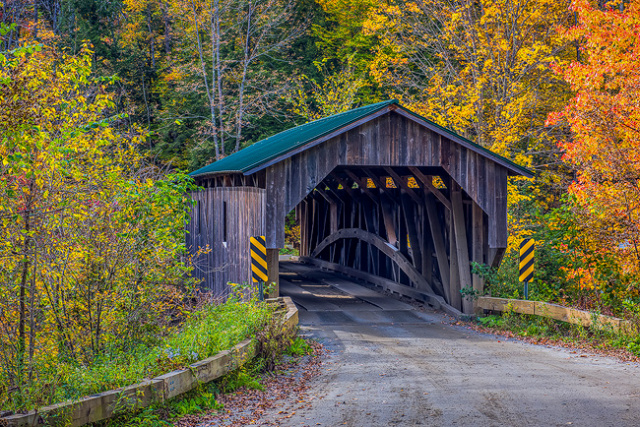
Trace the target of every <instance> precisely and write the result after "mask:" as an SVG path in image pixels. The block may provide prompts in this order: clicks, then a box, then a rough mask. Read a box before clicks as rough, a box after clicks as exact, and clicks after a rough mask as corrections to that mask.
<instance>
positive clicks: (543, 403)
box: [267, 263, 640, 426]
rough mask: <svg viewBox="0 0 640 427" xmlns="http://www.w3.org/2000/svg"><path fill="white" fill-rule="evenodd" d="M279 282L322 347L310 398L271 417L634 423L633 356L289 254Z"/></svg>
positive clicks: (384, 422) (638, 378) (292, 422)
mask: <svg viewBox="0 0 640 427" xmlns="http://www.w3.org/2000/svg"><path fill="white" fill-rule="evenodd" d="M281 293H282V294H283V295H289V296H291V297H292V298H293V300H294V301H295V302H296V304H297V305H298V307H299V309H300V325H301V334H302V335H305V336H308V337H312V338H314V339H316V340H318V341H320V342H321V343H323V344H324V345H325V346H326V347H327V348H328V349H329V350H330V356H329V357H328V359H327V361H326V362H325V363H324V364H323V367H324V370H323V373H322V374H321V375H319V376H318V377H316V378H315V379H313V380H312V390H313V392H312V394H313V396H315V397H314V398H313V399H312V400H311V404H310V405H309V406H307V407H305V408H303V409H299V407H297V408H295V413H293V415H290V418H286V419H282V412H281V413H280V414H272V415H271V416H272V419H274V420H275V419H277V420H278V424H279V425H282V426H316V425H323V426H341V425H347V426H565V425H574V426H640V367H639V366H638V365H636V364H629V363H623V362H620V361H618V360H615V359H611V358H607V357H602V356H593V355H586V354H579V353H572V352H571V351H569V350H565V349H558V348H550V347H544V346H536V345H531V344H526V343H523V342H520V341H515V340H509V341H505V339H504V338H496V337H494V336H490V335H485V334H480V333H477V332H473V331H470V330H468V329H466V328H464V327H460V326H455V325H451V319H450V318H448V317H446V316H444V315H443V314H441V313H438V312H435V311H432V310H429V309H427V308H424V307H419V306H417V305H416V304H409V303H405V302H402V301H399V300H397V299H394V298H391V297H387V296H384V295H382V294H380V293H377V292H375V291H372V290H370V289H368V288H366V287H363V286H360V285H358V284H356V283H354V282H352V281H350V280H348V279H346V278H342V277H339V276H335V275H332V274H329V273H324V272H319V271H318V270H317V269H312V268H310V267H306V266H303V265H300V264H296V263H282V266H281ZM295 403H296V402H289V403H287V402H283V405H282V406H281V408H280V409H282V408H284V410H286V409H287V404H288V405H289V408H290V412H289V414H291V413H292V412H294V411H293V409H292V408H294V407H295ZM267 419H268V417H267Z"/></svg>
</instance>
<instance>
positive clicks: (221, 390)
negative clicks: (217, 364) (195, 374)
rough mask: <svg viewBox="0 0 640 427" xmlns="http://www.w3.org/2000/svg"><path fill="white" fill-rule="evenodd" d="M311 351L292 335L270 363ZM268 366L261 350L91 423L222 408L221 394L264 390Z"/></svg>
mask: <svg viewBox="0 0 640 427" xmlns="http://www.w3.org/2000/svg"><path fill="white" fill-rule="evenodd" d="M287 344H288V346H287ZM312 353H313V349H312V347H311V346H310V345H309V344H308V343H307V341H306V340H304V339H303V338H300V337H295V338H293V339H290V340H288V341H287V343H286V344H285V346H284V347H282V352H281V353H280V354H279V355H278V356H277V357H276V359H275V360H274V361H273V362H274V364H273V366H274V367H276V366H277V364H278V362H279V361H280V360H281V359H282V355H289V356H292V357H296V358H299V357H302V356H305V355H310V354H312ZM268 366H271V365H270V363H266V361H265V358H264V354H263V355H258V356H257V357H256V358H255V359H253V360H252V361H250V362H248V363H246V364H244V365H242V366H241V367H239V368H238V369H236V370H235V371H233V372H231V373H229V374H228V375H225V376H224V377H222V378H220V379H219V380H217V381H213V382H211V383H208V384H201V385H200V386H199V387H198V388H196V389H194V390H192V391H190V392H188V393H185V394H184V395H182V396H178V397H176V398H174V399H172V400H170V401H169V402H166V403H164V404H161V405H153V406H149V407H147V408H144V409H142V410H139V411H137V412H136V413H126V414H122V415H121V416H119V417H117V418H113V419H110V420H106V421H103V422H100V423H96V424H94V427H137V426H141V427H164V426H170V425H173V421H175V420H177V419H179V418H182V417H184V416H186V415H198V414H202V413H208V412H215V411H221V410H223V409H224V405H223V404H221V403H219V402H218V400H217V397H218V396H219V395H221V394H230V393H234V392H238V391H242V390H260V391H264V389H265V387H264V384H263V382H262V377H263V374H265V373H266V372H268V371H269V369H268V368H267V367H268Z"/></svg>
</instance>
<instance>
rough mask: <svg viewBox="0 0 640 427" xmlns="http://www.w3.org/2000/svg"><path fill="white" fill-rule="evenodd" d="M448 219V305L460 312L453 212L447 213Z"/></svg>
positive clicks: (460, 300)
mask: <svg viewBox="0 0 640 427" xmlns="http://www.w3.org/2000/svg"><path fill="white" fill-rule="evenodd" d="M447 215H448V217H449V267H450V268H449V297H450V298H451V299H450V301H449V304H451V306H452V307H454V308H457V309H458V310H462V295H460V266H459V265H458V242H456V233H455V230H454V224H453V212H451V211H450V212H447Z"/></svg>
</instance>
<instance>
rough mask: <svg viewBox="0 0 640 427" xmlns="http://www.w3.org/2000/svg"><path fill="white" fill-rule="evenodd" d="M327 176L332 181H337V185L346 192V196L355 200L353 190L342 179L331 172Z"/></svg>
mask: <svg viewBox="0 0 640 427" xmlns="http://www.w3.org/2000/svg"><path fill="white" fill-rule="evenodd" d="M329 176H330V177H331V178H333V179H335V180H336V181H338V184H340V185H342V188H343V189H344V190H345V191H346V192H347V194H348V195H349V196H350V197H351V198H352V199H355V194H353V188H351V187H350V186H349V184H348V183H347V182H346V181H345V180H344V179H342V178H340V177H339V176H338V175H336V174H335V172H331V173H330V174H329Z"/></svg>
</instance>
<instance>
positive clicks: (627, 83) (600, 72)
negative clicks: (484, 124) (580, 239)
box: [547, 0, 640, 264]
mask: <svg viewBox="0 0 640 427" xmlns="http://www.w3.org/2000/svg"><path fill="white" fill-rule="evenodd" d="M572 8H573V9H574V10H575V11H576V13H577V15H578V22H577V25H575V26H574V27H571V28H568V29H567V28H565V29H563V30H562V32H561V33H562V35H563V36H564V37H566V38H567V39H568V40H571V41H573V42H576V43H578V44H579V45H580V50H581V61H579V62H578V61H576V62H572V63H569V64H562V63H558V64H556V67H555V70H556V71H557V72H558V73H559V74H560V75H561V76H562V77H563V78H564V80H565V81H567V82H568V83H569V84H570V86H571V88H572V90H573V91H574V93H575V96H574V97H573V98H572V99H571V101H570V102H569V103H568V105H567V106H566V107H565V108H564V110H562V111H559V112H556V113H553V114H551V115H549V117H548V120H547V122H548V123H549V124H551V125H553V124H560V123H566V125H568V126H569V127H570V129H571V131H572V134H573V137H572V138H571V139H567V140H563V141H560V142H559V146H560V147H561V148H563V149H564V150H565V155H564V157H563V159H564V160H565V161H566V162H567V163H569V164H571V165H572V166H573V167H574V168H575V170H576V172H577V179H576V182H574V183H573V185H572V186H571V188H570V191H571V192H572V193H573V194H575V195H576V197H577V199H578V201H579V202H580V203H581V204H583V205H584V206H586V207H587V208H588V212H589V215H590V221H591V225H592V226H593V227H594V233H595V235H596V236H598V238H599V240H600V244H602V245H606V246H607V247H609V248H611V250H612V251H615V252H617V253H618V254H619V255H620V256H621V258H622V259H624V260H625V261H624V262H632V263H634V264H638V263H640V254H638V253H637V249H636V246H637V244H638V243H639V242H640V217H639V215H638V209H640V189H639V188H638V186H637V182H638V180H639V179H640V161H639V160H640V156H639V154H638V153H639V152H640V126H638V123H640V102H639V100H638V93H639V92H640V72H639V71H638V68H639V67H638V64H639V63H640V46H639V45H638V42H637V41H638V40H639V39H640V2H639V1H637V0H634V1H631V2H630V3H628V4H625V8H624V10H623V11H621V10H619V9H614V8H607V9H598V8H595V7H593V6H592V5H591V4H590V3H589V2H586V1H582V0H576V1H574V2H573V3H572ZM623 243H624V244H623Z"/></svg>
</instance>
